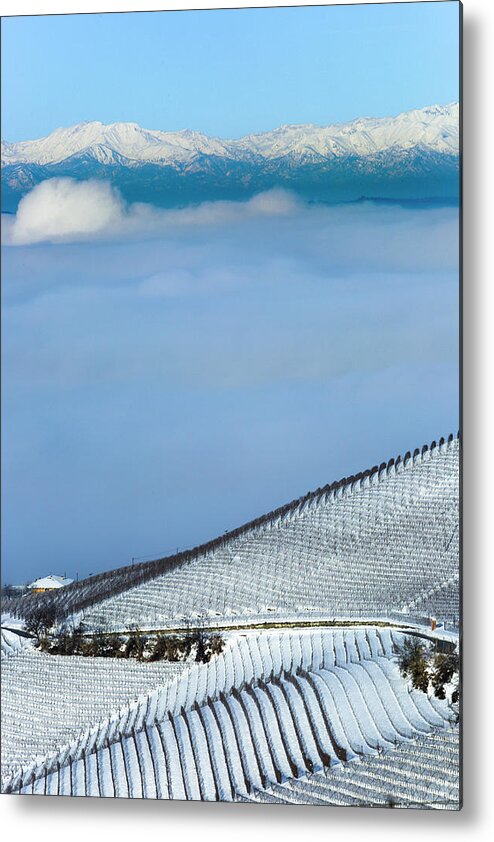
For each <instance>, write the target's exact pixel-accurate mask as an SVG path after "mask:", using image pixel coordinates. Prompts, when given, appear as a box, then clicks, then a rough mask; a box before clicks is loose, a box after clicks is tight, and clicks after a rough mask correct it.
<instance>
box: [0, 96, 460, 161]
mask: <svg viewBox="0 0 494 842" xmlns="http://www.w3.org/2000/svg"><path fill="white" fill-rule="evenodd" d="M413 147H418V148H421V149H426V150H429V151H433V152H438V153H448V154H458V147H459V106H458V103H450V104H449V105H429V106H426V107H425V108H422V109H414V110H412V111H407V112H403V113H401V114H398V115H397V116H396V117H380V118H369V117H360V118H357V119H356V120H352V121H350V122H347V123H337V124H334V125H329V126H318V125H315V124H312V123H306V124H288V125H283V126H280V127H278V128H277V129H274V130H273V131H270V132H263V133H258V134H249V135H246V136H245V137H242V138H240V139H238V140H222V139H220V138H215V137H209V136H207V135H205V134H202V133H201V132H197V131H193V130H190V129H186V130H183V131H172V132H166V131H160V130H152V129H143V128H142V127H141V126H140V125H139V124H138V123H134V122H130V123H126V122H116V123H110V124H108V125H107V124H104V123H101V122H99V121H90V122H84V123H79V124H77V125H75V126H70V127H68V128H58V129H56V130H55V131H53V132H52V133H51V134H50V135H48V136H47V137H44V138H40V139H39V140H32V141H22V142H19V143H8V142H2V159H3V163H4V164H13V163H32V164H55V163H60V162H61V161H64V160H66V159H67V158H72V157H74V156H78V155H88V154H89V155H91V156H92V157H94V158H95V159H97V160H99V161H100V162H101V163H110V162H111V161H112V160H113V159H118V162H119V163H124V162H125V160H128V161H129V163H135V162H148V163H157V164H174V163H178V164H183V163H189V162H191V161H193V160H194V159H195V158H197V156H220V157H224V158H232V159H237V160H238V159H239V158H242V157H252V155H255V156H259V157H261V158H263V159H275V158H282V157H286V156H291V157H293V158H296V159H299V160H301V161H303V160H304V159H307V160H313V159H314V157H316V158H317V156H322V157H325V158H328V157H330V158H331V157H342V156H359V157H366V156H369V155H373V154H376V153H378V152H382V151H385V150H389V149H396V148H398V149H403V150H405V149H411V148H413Z"/></svg>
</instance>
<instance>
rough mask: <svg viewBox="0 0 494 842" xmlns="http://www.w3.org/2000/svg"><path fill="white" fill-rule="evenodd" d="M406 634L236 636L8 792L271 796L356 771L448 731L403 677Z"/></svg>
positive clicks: (21, 776) (441, 708) (432, 705)
mask: <svg viewBox="0 0 494 842" xmlns="http://www.w3.org/2000/svg"><path fill="white" fill-rule="evenodd" d="M401 639H402V635H401V633H399V632H396V631H394V632H391V631H390V630H389V629H376V628H372V627H369V628H358V629H335V630H317V631H312V630H305V631H300V632H291V631H284V632H276V633H274V632H264V633H258V632H250V633H243V634H232V635H231V637H230V638H229V640H228V645H227V647H226V649H225V650H224V652H223V653H222V654H221V655H218V656H216V657H215V658H214V659H213V660H212V661H211V662H210V663H208V664H200V665H194V666H193V667H191V668H190V669H189V670H187V671H186V672H185V673H184V674H183V675H182V676H181V677H180V678H179V679H177V680H176V681H175V682H172V683H170V684H168V685H166V686H162V687H160V688H158V689H157V690H155V691H153V692H151V693H148V694H146V695H144V696H142V697H141V698H140V699H139V700H138V701H137V702H135V703H132V704H130V705H128V706H126V707H125V708H123V709H122V710H121V711H120V712H119V713H118V715H115V714H114V715H112V716H110V717H109V718H107V719H105V720H103V721H102V722H100V723H99V725H98V726H97V727H95V728H90V729H87V730H86V731H85V732H84V733H83V734H81V735H80V737H79V738H78V739H76V740H74V741H72V742H71V743H69V744H68V745H66V746H65V747H64V748H62V749H61V750H60V751H58V752H55V753H54V754H53V755H51V756H50V757H47V758H46V759H44V760H43V761H42V762H41V763H39V762H35V763H32V764H28V765H27V766H25V767H24V769H23V770H22V772H21V773H18V774H17V775H16V774H14V775H13V776H12V777H11V778H10V780H9V781H6V782H5V786H4V788H5V789H6V790H10V791H20V792H22V793H35V794H36V793H44V794H60V795H64V794H65V795H100V796H103V797H123V796H125V797H137V798H143V797H144V798H178V799H203V800H228V801H231V800H235V799H237V798H253V799H256V798H260V797H261V796H259V793H260V792H263V793H266V798H269V797H272V798H273V799H274V800H276V797H279V796H277V793H278V789H276V787H279V786H284V785H285V784H286V782H288V781H291V780H295V781H300V780H302V779H304V780H305V779H308V780H309V779H310V780H312V778H310V776H313V775H316V774H317V773H319V774H321V775H324V776H326V775H327V774H329V772H331V771H332V770H334V769H336V768H340V767H341V768H343V767H344V768H346V767H349V766H351V767H352V768H353V767H354V765H355V763H354V762H355V761H357V760H358V759H359V758H367V757H377V758H382V757H384V756H386V755H387V753H388V752H393V751H394V750H395V748H396V747H397V746H398V745H401V744H405V745H407V744H409V745H411V746H414V745H415V744H416V741H417V739H421V738H423V737H425V736H427V735H430V734H433V733H436V732H440V731H442V730H443V729H445V728H449V727H450V724H451V721H452V720H453V719H454V712H453V711H452V710H451V709H450V708H449V707H448V705H447V704H446V703H445V702H441V701H439V700H438V699H435V698H434V697H433V696H432V697H429V696H427V695H426V694H423V693H420V692H419V691H410V689H409V688H408V687H407V684H406V682H405V681H404V679H402V678H401V677H400V675H399V672H398V670H397V666H396V663H395V661H394V655H393V650H394V647H395V646H396V644H397V643H399V642H400V640H401ZM18 657H21V656H18ZM66 660H70V659H66ZM148 666H149V665H146V666H145V667H143V669H147V668H148ZM355 768H356V767H355ZM307 776H309V778H307ZM382 786H384V787H386V783H384V784H382ZM381 788H382V787H381ZM297 791H298V790H297ZM290 792H291V790H290ZM381 794H382V793H381V790H379V793H378V795H379V797H380V795H381ZM291 797H295V796H291ZM389 797H391V796H389Z"/></svg>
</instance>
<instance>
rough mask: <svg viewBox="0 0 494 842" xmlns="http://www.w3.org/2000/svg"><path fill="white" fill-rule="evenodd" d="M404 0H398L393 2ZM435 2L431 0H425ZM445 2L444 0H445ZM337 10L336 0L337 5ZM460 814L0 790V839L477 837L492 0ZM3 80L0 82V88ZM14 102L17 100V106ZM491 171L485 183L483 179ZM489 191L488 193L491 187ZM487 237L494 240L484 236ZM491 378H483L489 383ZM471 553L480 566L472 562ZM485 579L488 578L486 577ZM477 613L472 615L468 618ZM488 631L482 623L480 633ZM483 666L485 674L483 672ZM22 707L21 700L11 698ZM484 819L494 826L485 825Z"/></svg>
mask: <svg viewBox="0 0 494 842" xmlns="http://www.w3.org/2000/svg"><path fill="white" fill-rule="evenodd" d="M398 1H400V0H398ZM426 2H434V0H426ZM445 2H448V0H445ZM245 5H248V6H258V7H262V6H268V5H270V6H289V5H307V6H309V5H322V4H318V3H311V2H306V3H300V2H299V3H297V2H290V0H271V2H262V0H248V2H246V3H242V2H235V0H223V2H217V0H216V2H215V0H181V1H180V0H174V2H169V3H166V2H156V0H154V2H153V0H141V2H136V0H134V2H132V0H127V2H125V0H37V2H36V1H35V0H3V3H2V14H3V15H4V16H7V15H14V14H15V15H24V14H26V15H29V14H67V13H74V12H86V13H88V12H111V11H151V10H163V9H170V10H171V9H187V8H194V9H208V8H238V7H242V6H245ZM334 5H340V4H339V3H338V2H337V0H336V2H335V3H334ZM463 6H464V82H465V84H464V151H465V167H464V191H465V192H464V256H465V263H464V348H465V351H464V381H463V399H464V424H463V434H464V443H465V460H464V609H465V617H464V619H465V626H464V641H465V646H464V686H465V704H464V714H465V722H464V739H465V742H464V762H465V767H464V770H465V777H464V805H465V806H464V809H463V811H462V812H461V813H460V814H458V813H448V812H437V813H433V812H430V811H406V810H404V811H402V810H393V811H390V810H377V809H376V810H368V809H366V810H362V809H355V808H351V809H349V808H344V809H341V808H325V809H320V808H317V807H289V806H280V807H278V806H271V805H243V804H235V805H227V804H224V805H217V804H205V803H190V802H189V803H186V804H184V803H182V802H151V801H146V802H145V803H144V802H142V801H140V802H137V801H131V800H129V801H122V800H119V801H113V800H105V799H101V800H99V799H89V798H87V799H76V798H73V799H71V798H50V797H33V796H27V797H23V796H20V797H19V796H17V797H16V796H2V797H1V799H0V811H1V819H2V825H3V829H4V834H5V835H4V838H6V839H15V840H16V842H23V840H24V839H36V838H40V837H42V836H44V835H48V834H49V836H50V838H59V839H63V838H70V840H71V842H82V840H84V842H86V840H87V839H88V838H93V839H94V840H96V842H98V840H100V839H102V838H104V836H105V835H106V834H108V836H109V838H112V839H116V840H118V842H128V840H129V842H130V840H132V842H135V839H136V838H139V837H142V835H144V834H145V835H146V836H150V835H151V834H157V835H162V834H166V836H167V837H173V836H174V835H175V834H177V835H179V837H180V838H181V839H185V838H186V837H188V836H190V837H191V838H193V837H197V838H198V839H200V842H209V840H211V842H212V841H213V840H214V842H221V840H226V839H228V840H232V839H234V840H235V842H244V840H249V842H252V838H253V836H254V837H255V836H256V835H257V836H258V837H259V839H263V838H266V837H269V839H270V842H274V840H277V839H281V838H283V842H290V840H292V839H293V840H295V839H297V840H299V839H300V837H304V838H308V837H309V838H310V837H313V836H314V837H317V836H318V835H320V834H322V838H323V839H327V838H328V837H330V836H331V837H333V838H335V837H336V838H338V837H339V836H340V835H341V834H342V833H346V832H348V830H351V832H353V833H354V834H361V835H362V836H363V837H364V838H365V840H366V842H377V840H379V842H387V840H388V839H389V840H393V842H395V839H396V835H397V834H399V837H400V842H409V840H410V842H416V840H417V837H418V836H422V835H423V834H427V835H429V834H431V833H432V834H433V836H434V840H435V842H438V840H442V839H445V838H447V840H448V842H452V840H456V839H458V840H459V839H463V837H464V836H465V833H467V834H469V835H470V836H472V837H473V838H475V839H477V838H480V837H483V836H484V832H485V831H486V830H487V826H488V822H489V818H491V819H492V813H493V804H494V798H493V796H492V792H491V780H490V778H491V776H490V775H489V772H490V769H491V768H492V764H491V745H490V733H491V727H489V726H490V723H491V722H492V714H491V707H492V701H493V699H494V693H493V692H491V690H492V688H491V687H490V686H488V683H489V684H491V685H492V684H493V683H494V681H493V676H494V669H493V668H492V665H491V663H490V660H489V658H490V651H491V648H492V642H491V636H492V630H491V628H490V624H489V621H490V616H491V611H492V604H491V601H490V599H489V597H490V589H489V587H488V585H489V583H492V579H493V569H494V564H493V563H492V561H493V560H492V556H491V558H490V559H488V544H489V538H490V537H491V535H492V528H491V524H490V521H491V520H492V506H491V505H490V503H491V502H492V500H493V496H494V495H493V492H492V487H493V483H492V476H494V447H493V445H492V437H493V435H492V431H493V430H494V413H493V408H494V396H493V393H492V388H491V389H489V385H491V384H492V368H491V367H490V366H489V363H490V361H491V360H492V361H494V330H493V327H492V321H493V318H494V306H493V305H494V283H493V278H492V273H491V276H489V275H488V272H487V266H488V262H487V253H488V252H487V250H488V248H489V246H490V241H489V234H490V228H491V225H492V222H491V220H492V196H493V195H494V189H493V188H494V185H493V183H492V166H491V167H489V162H491V161H492V158H493V155H492V138H493V136H494V122H493V114H494V108H493V106H492V91H491V87H490V83H489V80H492V79H493V78H494V68H493V67H492V64H493V54H494V50H493V49H492V43H493V42H494V32H493V21H494V3H492V2H491V0H464V3H463ZM7 84H8V80H6V79H3V80H2V86H3V85H7ZM20 107H21V104H20ZM489 170H490V175H491V180H490V183H489V180H488V176H489ZM489 187H490V189H489ZM490 239H492V236H491V238H490ZM489 375H490V378H489ZM479 560H480V561H481V562H482V563H481V564H479V563H478V562H479ZM489 578H490V582H489ZM474 618H475V619H479V620H480V622H479V623H478V624H477V623H475V625H474ZM482 626H484V628H482ZM482 673H483V676H482ZM19 703H20V704H22V700H19ZM491 826H492V821H491Z"/></svg>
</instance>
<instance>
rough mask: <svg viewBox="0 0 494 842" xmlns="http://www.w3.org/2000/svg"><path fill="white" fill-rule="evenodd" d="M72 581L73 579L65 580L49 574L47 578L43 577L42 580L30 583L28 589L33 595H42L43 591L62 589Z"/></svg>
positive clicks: (63, 577) (62, 577)
mask: <svg viewBox="0 0 494 842" xmlns="http://www.w3.org/2000/svg"><path fill="white" fill-rule="evenodd" d="M73 581H74V580H73V579H66V578H65V576H54V575H53V573H50V574H49V575H48V576H43V578H41V579H36V580H35V581H34V582H31V584H30V585H28V588H29V590H31V591H34V592H35V593H44V591H51V590H53V589H54V588H63V587H65V585H70V584H71V582H73Z"/></svg>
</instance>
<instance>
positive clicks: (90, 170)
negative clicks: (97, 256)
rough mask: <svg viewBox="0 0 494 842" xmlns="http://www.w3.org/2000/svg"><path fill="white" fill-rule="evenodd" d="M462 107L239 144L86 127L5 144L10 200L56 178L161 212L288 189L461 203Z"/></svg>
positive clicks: (304, 128) (327, 196) (8, 204)
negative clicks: (96, 181)
mask: <svg viewBox="0 0 494 842" xmlns="http://www.w3.org/2000/svg"><path fill="white" fill-rule="evenodd" d="M458 155H459V107H458V104H457V103H452V104H450V105H433V106H429V107H427V108H422V109H418V110H414V111H407V112H404V113H403V114H399V115H398V116H396V117H382V118H368V117H362V118H359V119H357V120H353V121H351V122H349V123H338V124H335V125H330V126H317V125H313V124H304V125H288V126H281V127H280V128H277V129H275V130H274V131H270V132H264V133H261V134H251V135H246V136H245V137H242V138H239V139H236V140H224V139H221V138H217V137H208V136H207V135H205V134H201V133H200V132H195V131H189V130H185V131H174V132H166V131H160V130H150V129H143V128H141V127H140V126H139V125H138V124H137V123H112V124H110V125H105V124H103V123H99V122H90V123H80V124H78V125H76V126H72V127H70V128H60V129H56V131H54V132H52V133H51V134H50V135H48V136H47V137H44V138H40V139H39V140H28V141H22V142H19V143H9V142H2V187H3V189H2V200H3V206H4V208H5V209H8V210H13V209H15V207H16V206H17V204H18V202H19V200H20V198H22V196H23V195H25V193H26V192H28V191H29V190H30V189H31V188H32V187H33V186H35V185H36V184H38V183H39V182H40V181H42V180H44V179H46V178H53V177H55V176H61V175H63V176H71V177H73V178H79V179H80V178H90V177H97V178H108V179H110V180H111V181H112V182H113V183H114V184H116V185H117V186H118V187H119V188H120V190H121V191H122V193H123V195H124V197H125V198H127V199H129V200H132V201H135V200H139V201H147V202H155V203H157V204H160V205H163V204H165V205H170V204H177V203H178V204H183V203H184V202H190V201H192V202H195V201H202V200H204V199H217V198H242V197H245V196H248V195H252V194H253V193H254V192H257V191H259V190H264V189H269V188H271V187H280V186H281V187H285V188H288V189H290V190H295V191H297V192H300V193H302V194H304V195H306V196H307V197H309V198H311V199H315V200H318V199H324V200H329V201H331V200H333V199H334V200H341V199H352V198H358V197H359V196H362V195H366V196H379V197H393V196H399V197H403V196H405V197H412V198H417V197H418V198H420V197H423V196H424V195H429V196H434V197H440V196H449V197H452V196H456V195H457V193H458Z"/></svg>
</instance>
